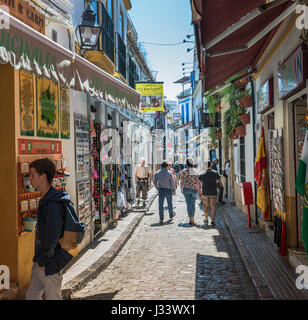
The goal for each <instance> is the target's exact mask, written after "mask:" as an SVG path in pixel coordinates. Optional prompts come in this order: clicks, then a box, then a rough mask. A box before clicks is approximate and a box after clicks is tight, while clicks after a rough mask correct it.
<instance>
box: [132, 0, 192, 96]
mask: <svg viewBox="0 0 308 320" xmlns="http://www.w3.org/2000/svg"><path fill="white" fill-rule="evenodd" d="M131 4H132V9H131V10H130V11H129V14H130V16H131V18H132V21H133V23H134V26H135V29H136V30H137V33H138V41H140V42H142V41H144V42H152V43H161V44H164V43H179V42H182V41H183V39H186V40H188V39H187V38H186V35H188V34H192V33H193V27H192V25H191V7H190V1H189V0H152V1H150V0H131ZM190 40H194V37H192V38H191V39H190ZM143 46H144V48H145V49H146V51H147V54H148V61H149V64H150V67H151V69H152V70H155V71H158V74H157V78H156V81H164V95H165V96H166V97H167V99H176V95H177V94H178V93H179V92H180V91H181V90H182V86H181V85H180V84H173V82H174V81H176V80H178V79H179V78H181V77H182V76H183V71H182V62H187V61H192V59H193V50H192V51H190V52H189V53H187V48H192V47H194V44H193V43H187V44H181V45H176V46H156V45H150V44H143ZM185 71H187V70H185ZM188 71H189V70H188ZM187 75H188V74H187Z"/></svg>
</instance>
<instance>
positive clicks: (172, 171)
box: [168, 163, 178, 190]
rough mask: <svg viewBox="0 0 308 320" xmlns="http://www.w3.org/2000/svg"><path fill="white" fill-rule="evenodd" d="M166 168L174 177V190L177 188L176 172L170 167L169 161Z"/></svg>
mask: <svg viewBox="0 0 308 320" xmlns="http://www.w3.org/2000/svg"><path fill="white" fill-rule="evenodd" d="M168 170H169V171H171V173H172V175H173V178H174V183H175V190H176V189H177V188H178V179H177V177H176V173H175V171H174V169H173V168H172V165H171V163H169V164H168Z"/></svg>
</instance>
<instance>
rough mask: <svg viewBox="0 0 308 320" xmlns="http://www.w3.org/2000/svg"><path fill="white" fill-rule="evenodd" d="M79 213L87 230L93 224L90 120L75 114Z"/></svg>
mask: <svg viewBox="0 0 308 320" xmlns="http://www.w3.org/2000/svg"><path fill="white" fill-rule="evenodd" d="M75 148H76V149H75V150H76V189H77V210H76V211H77V212H78V216H79V219H80V221H81V222H83V223H84V224H85V225H86V227H87V229H88V230H89V229H91V228H90V224H91V222H92V193H91V168H90V164H91V157H90V125H89V119H88V118H86V117H83V116H81V115H77V114H75Z"/></svg>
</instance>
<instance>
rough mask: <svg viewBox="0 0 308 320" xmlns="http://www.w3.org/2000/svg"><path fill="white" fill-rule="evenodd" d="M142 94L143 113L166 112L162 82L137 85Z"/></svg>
mask: <svg viewBox="0 0 308 320" xmlns="http://www.w3.org/2000/svg"><path fill="white" fill-rule="evenodd" d="M136 91H137V92H139V93H140V105H141V111H142V112H145V111H164V89H163V83H162V82H142V83H141V82H139V83H136Z"/></svg>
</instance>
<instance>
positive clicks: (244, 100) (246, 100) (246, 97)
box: [238, 90, 252, 108]
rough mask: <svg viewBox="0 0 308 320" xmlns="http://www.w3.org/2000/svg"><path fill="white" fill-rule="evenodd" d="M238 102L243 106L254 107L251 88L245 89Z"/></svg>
mask: <svg viewBox="0 0 308 320" xmlns="http://www.w3.org/2000/svg"><path fill="white" fill-rule="evenodd" d="M238 103H239V104H240V106H241V107H242V108H250V107H252V96H251V93H250V90H244V91H243V93H242V96H241V97H240V98H239V99H238Z"/></svg>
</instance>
